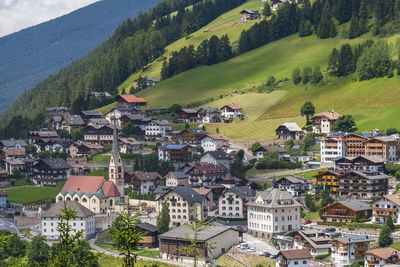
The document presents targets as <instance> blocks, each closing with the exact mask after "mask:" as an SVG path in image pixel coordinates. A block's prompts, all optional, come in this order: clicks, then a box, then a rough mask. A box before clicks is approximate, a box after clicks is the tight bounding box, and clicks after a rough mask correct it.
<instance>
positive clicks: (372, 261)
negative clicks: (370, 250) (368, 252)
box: [367, 260, 379, 264]
mask: <svg viewBox="0 0 400 267" xmlns="http://www.w3.org/2000/svg"><path fill="white" fill-rule="evenodd" d="M367 263H368V264H379V261H376V260H368V261H367Z"/></svg>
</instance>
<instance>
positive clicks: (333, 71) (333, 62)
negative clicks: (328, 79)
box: [328, 48, 339, 76]
mask: <svg viewBox="0 0 400 267" xmlns="http://www.w3.org/2000/svg"><path fill="white" fill-rule="evenodd" d="M338 69H339V51H338V50H337V49H336V48H333V49H332V52H331V54H330V56H329V60H328V72H329V74H330V75H333V76H337V75H338Z"/></svg>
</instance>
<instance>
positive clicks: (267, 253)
mask: <svg viewBox="0 0 400 267" xmlns="http://www.w3.org/2000/svg"><path fill="white" fill-rule="evenodd" d="M258 255H259V256H263V257H269V256H271V254H270V253H269V252H268V251H262V252H260V253H258Z"/></svg>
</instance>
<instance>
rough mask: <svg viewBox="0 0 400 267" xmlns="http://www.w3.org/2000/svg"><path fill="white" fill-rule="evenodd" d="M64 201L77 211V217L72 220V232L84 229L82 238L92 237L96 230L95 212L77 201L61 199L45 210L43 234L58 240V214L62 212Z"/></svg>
mask: <svg viewBox="0 0 400 267" xmlns="http://www.w3.org/2000/svg"><path fill="white" fill-rule="evenodd" d="M64 203H65V205H67V206H68V207H69V208H71V209H73V210H75V211H76V212H77V214H76V218H75V219H72V220H71V221H70V226H71V228H72V234H76V233H77V232H78V231H84V233H83V235H82V238H86V239H89V238H91V237H92V236H93V235H94V234H95V232H96V225H95V214H94V212H92V211H90V210H89V209H87V208H85V207H84V206H82V205H81V204H79V203H78V202H75V201H66V202H64V201H59V202H57V203H55V204H53V205H52V206H51V207H50V209H48V210H46V211H45V212H43V214H42V235H43V236H45V237H46V239H47V240H58V237H59V235H60V233H59V232H58V231H57V227H58V224H59V223H60V219H59V218H58V216H59V215H60V214H62V211H61V209H63V208H64Z"/></svg>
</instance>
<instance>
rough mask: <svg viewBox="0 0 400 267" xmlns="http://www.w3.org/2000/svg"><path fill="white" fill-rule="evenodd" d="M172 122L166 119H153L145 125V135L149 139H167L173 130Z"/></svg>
mask: <svg viewBox="0 0 400 267" xmlns="http://www.w3.org/2000/svg"><path fill="white" fill-rule="evenodd" d="M171 126H172V124H171V123H170V122H169V121H166V120H152V121H151V122H150V123H149V124H148V125H146V127H145V136H146V138H147V139H165V138H167V133H168V132H169V131H171Z"/></svg>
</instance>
